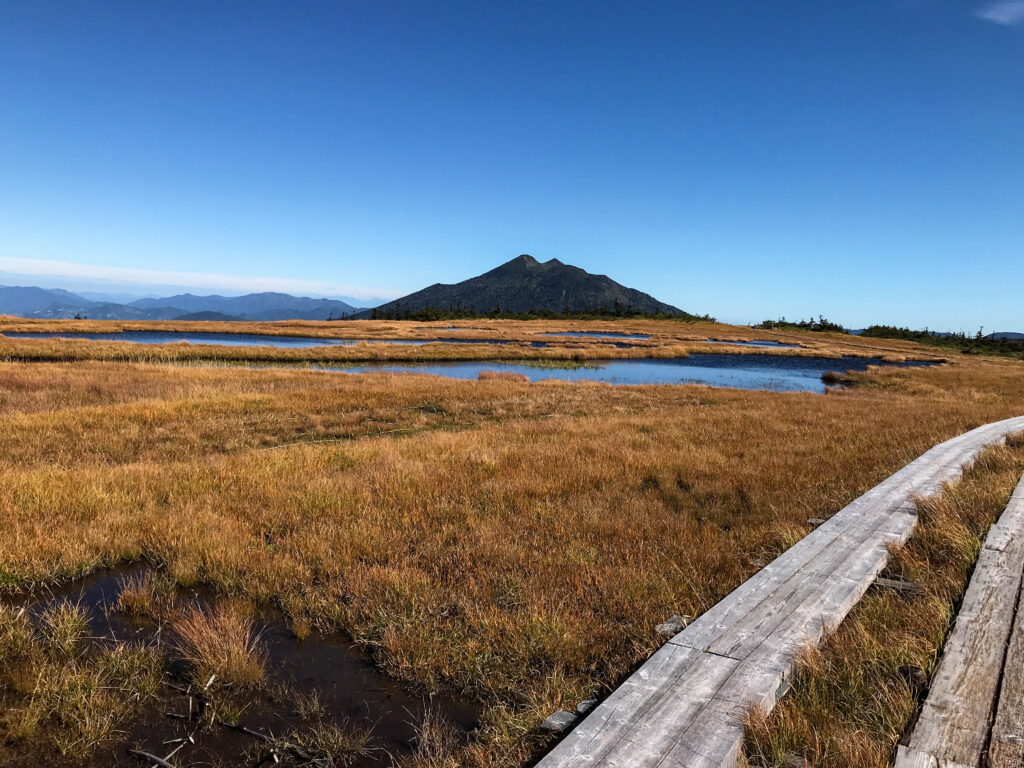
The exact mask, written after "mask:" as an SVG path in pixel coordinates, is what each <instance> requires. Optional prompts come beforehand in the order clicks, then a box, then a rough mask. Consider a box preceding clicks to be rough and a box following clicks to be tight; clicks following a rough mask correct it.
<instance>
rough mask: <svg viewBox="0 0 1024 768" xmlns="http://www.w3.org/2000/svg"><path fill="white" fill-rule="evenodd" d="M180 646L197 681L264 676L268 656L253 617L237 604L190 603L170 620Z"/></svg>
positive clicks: (237, 681)
mask: <svg viewBox="0 0 1024 768" xmlns="http://www.w3.org/2000/svg"><path fill="white" fill-rule="evenodd" d="M171 628H172V630H173V631H174V633H175V636H176V638H177V650H178V652H179V653H180V654H181V657H182V658H183V659H184V660H185V661H186V662H188V663H189V665H190V666H191V668H192V675H193V679H194V681H195V682H196V683H197V684H198V685H200V686H204V687H205V686H206V685H207V683H208V682H209V681H210V679H211V678H215V680H217V681H220V682H221V683H225V684H228V685H251V684H253V683H258V682H259V681H260V680H262V679H263V672H264V664H265V661H266V656H265V653H264V651H263V650H262V649H261V647H260V638H259V633H258V632H256V630H255V627H254V625H253V621H252V619H251V618H250V617H249V616H247V615H245V614H244V613H242V612H241V611H240V610H239V609H238V608H237V607H234V606H231V605H230V604H228V603H220V604H218V605H216V606H215V607H213V608H212V609H209V610H204V609H203V608H201V607H199V606H196V605H191V606H188V607H186V608H184V609H183V610H182V611H181V613H180V614H178V615H177V616H176V617H175V618H174V619H173V620H172V622H171Z"/></svg>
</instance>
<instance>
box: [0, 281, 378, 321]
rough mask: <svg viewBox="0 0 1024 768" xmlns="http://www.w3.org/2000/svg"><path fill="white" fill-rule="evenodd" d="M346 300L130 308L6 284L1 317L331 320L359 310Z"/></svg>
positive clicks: (243, 300) (266, 297) (256, 299)
mask: <svg viewBox="0 0 1024 768" xmlns="http://www.w3.org/2000/svg"><path fill="white" fill-rule="evenodd" d="M359 311H360V308H359V307H353V306H352V305H351V304H347V303H345V302H344V301H338V300H336V299H311V298H307V297H303V296H290V295H289V294H287V293H250V294H248V295H247V296H193V295H192V294H190V293H184V294H180V295H178V296H168V297H167V298H165V299H138V300H136V301H131V302H128V303H127V304H117V303H113V302H105V301H93V300H90V299H87V298H84V297H82V296H79V295H78V294H75V293H70V292H68V291H64V290H61V289H59V288H53V289H48V288H36V287H31V286H25V287H22V286H0V314H3V315H16V316H18V317H35V318H69V317H75V316H79V317H88V318H90V319H93V320H327V319H329V318H340V317H347V316H349V315H352V314H354V313H356V312H359Z"/></svg>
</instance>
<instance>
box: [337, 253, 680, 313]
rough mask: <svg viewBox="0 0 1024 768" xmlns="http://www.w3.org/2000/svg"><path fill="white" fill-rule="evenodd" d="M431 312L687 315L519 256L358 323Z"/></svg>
mask: <svg viewBox="0 0 1024 768" xmlns="http://www.w3.org/2000/svg"><path fill="white" fill-rule="evenodd" d="M433 309H438V310H451V311H460V312H469V313H477V314H487V313H490V312H512V313H518V314H524V313H530V312H538V313H556V314H558V313H563V312H569V313H580V312H594V313H605V312H607V313H610V314H642V315H655V314H665V315H685V314H687V313H685V312H683V311H682V310H680V309H677V308H676V307H673V306H671V305H670V304H665V303H663V302H660V301H658V300H657V299H655V298H653V297H652V296H649V295H648V294H646V293H641V292H640V291H637V290H634V289H632V288H627V287H626V286H624V285H620V284H619V283H617V282H615V281H614V280H612V279H611V278H609V277H606V276H605V275H592V274H590V273H589V272H586V271H585V270H583V269H580V268H579V267H574V266H573V265H571V264H564V263H562V262H561V261H559V260H558V259H549V260H548V261H545V262H540V261H537V259H535V258H534V257H533V256H530V255H529V254H525V253H524V254H521V255H520V256H517V257H516V258H514V259H512V260H511V261H506V262H505V263H504V264H501V265H500V266H497V267H495V268H494V269H492V270H490V271H489V272H485V273H484V274H482V275H477V276H476V277H471V278H469V279H468V280H463V281H462V282H461V283H455V284H454V285H445V284H442V283H435V284H434V285H431V286H430V287H428V288H424V289H423V290H422V291H417V292H416V293H412V294H409V295H408V296H404V297H402V298H401V299H396V300H395V301H392V302H388V303H387V304H384V305H382V306H380V307H378V308H377V309H376V310H372V311H370V310H368V311H366V312H363V313H361V314H359V315H357V317H407V316H409V315H411V314H414V313H416V312H421V311H424V310H433Z"/></svg>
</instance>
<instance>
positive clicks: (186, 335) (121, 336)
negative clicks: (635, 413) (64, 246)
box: [2, 329, 646, 349]
mask: <svg viewBox="0 0 1024 768" xmlns="http://www.w3.org/2000/svg"><path fill="white" fill-rule="evenodd" d="M455 330H458V329H455ZM2 335H3V336H6V337H8V338H11V339H86V340H89V341H126V342H130V343H133V344H175V343H180V342H187V343H188V344H216V345H220V346H227V347H280V348H282V349H307V348H311V347H354V346H355V345H356V344H361V343H364V342H365V343H367V344H407V345H410V346H416V347H419V346H423V345H424V344H520V343H529V344H530V345H531V346H534V347H546V346H548V343H547V342H546V341H530V342H521V341H518V340H515V339H461V338H437V339H339V338H323V337H316V336H271V335H268V334H256V333H213V332H205V331H198V332H178V331H120V332H116V333H74V332H68V333H61V332H47V331H5V332H3V334H2ZM630 338H632V337H630ZM636 338H640V337H636ZM644 338H646V337H644ZM608 343H610V344H612V345H613V346H616V347H620V348H632V347H635V346H638V345H636V344H629V343H626V342H622V341H613V342H608Z"/></svg>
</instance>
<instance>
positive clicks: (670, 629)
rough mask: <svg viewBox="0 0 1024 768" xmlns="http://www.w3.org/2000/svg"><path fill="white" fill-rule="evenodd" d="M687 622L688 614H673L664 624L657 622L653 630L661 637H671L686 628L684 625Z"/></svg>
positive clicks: (688, 621)
mask: <svg viewBox="0 0 1024 768" xmlns="http://www.w3.org/2000/svg"><path fill="white" fill-rule="evenodd" d="M689 623H690V617H689V616H673V617H671V618H670V619H669V620H668V621H666V622H665V623H664V624H659V625H658V626H656V627H655V628H654V631H655V632H657V633H658V634H659V635H661V636H662V637H672V636H673V635H678V634H679V633H680V632H682V631H683V630H684V629H686V625H687V624H689Z"/></svg>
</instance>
